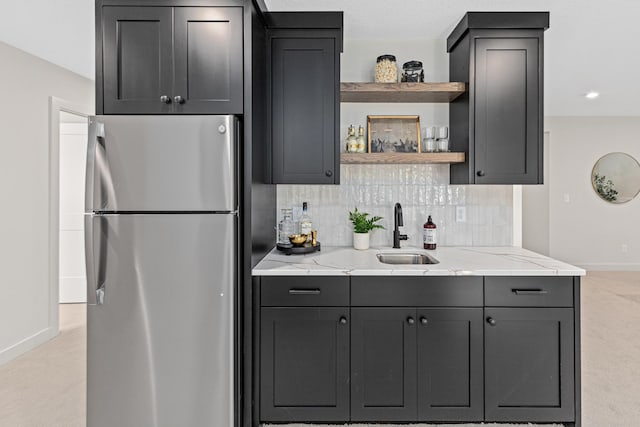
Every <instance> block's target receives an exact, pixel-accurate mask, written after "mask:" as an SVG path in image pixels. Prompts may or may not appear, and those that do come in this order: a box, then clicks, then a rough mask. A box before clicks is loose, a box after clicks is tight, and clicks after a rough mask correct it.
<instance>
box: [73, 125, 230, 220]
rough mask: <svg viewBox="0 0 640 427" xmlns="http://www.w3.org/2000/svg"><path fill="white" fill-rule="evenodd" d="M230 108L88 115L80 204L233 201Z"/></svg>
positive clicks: (113, 206) (153, 207)
mask: <svg viewBox="0 0 640 427" xmlns="http://www.w3.org/2000/svg"><path fill="white" fill-rule="evenodd" d="M237 127H238V120H237V118H235V117H234V116H166V115H164V116H95V117H90V118H89V140H88V146H87V176H86V196H85V211H86V212H96V211H99V212H166V211H172V212H175V211H182V212H192V211H210V212H213V211H215V212H231V211H235V210H236V209H237V197H236V191H237V185H236V181H237V164H236V161H237V146H238V129H237Z"/></svg>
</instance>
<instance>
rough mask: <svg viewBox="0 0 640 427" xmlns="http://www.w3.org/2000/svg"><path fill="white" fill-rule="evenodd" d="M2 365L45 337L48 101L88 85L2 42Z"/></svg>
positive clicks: (78, 97)
mask: <svg viewBox="0 0 640 427" xmlns="http://www.w3.org/2000/svg"><path fill="white" fill-rule="evenodd" d="M0 64H2V66H0V93H2V95H3V102H2V103H0V212H2V213H1V214H0V215H1V217H0V363H3V362H5V361H7V360H9V359H11V358H13V357H15V356H16V355H18V354H20V353H22V352H24V351H26V350H28V349H30V348H32V347H33V346H35V345H37V344H38V343H40V342H42V341H44V340H46V339H48V338H49V337H51V336H52V335H53V334H55V332H56V331H52V330H51V328H50V325H49V283H48V274H49V272H48V197H49V194H48V175H49V171H48V165H49V160H48V156H49V147H48V144H49V143H48V127H49V123H48V121H49V119H48V103H49V96H56V97H59V98H63V99H66V100H69V101H72V102H75V103H79V104H82V105H87V106H91V108H93V105H94V98H93V97H94V84H93V82H92V81H91V80H89V79H86V78H84V77H81V76H79V75H77V74H74V73H72V72H70V71H67V70H65V69H63V68H60V67H58V66H55V65H53V64H51V63H48V62H46V61H44V60H41V59H38V58H36V57H34V56H32V55H29V54H27V53H25V52H23V51H20V50H18V49H15V48H13V47H11V46H9V45H7V44H5V43H1V42H0Z"/></svg>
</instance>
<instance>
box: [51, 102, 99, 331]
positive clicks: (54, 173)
mask: <svg viewBox="0 0 640 427" xmlns="http://www.w3.org/2000/svg"><path fill="white" fill-rule="evenodd" d="M91 111H92V110H91V109H90V107H89V106H85V105H79V104H76V103H73V102H69V101H66V100H63V99H59V98H56V97H50V98H49V324H50V325H51V328H52V329H53V331H54V335H57V334H58V331H59V330H60V315H61V314H64V313H61V311H60V303H83V302H86V276H85V271H84V268H85V267H84V230H83V228H84V186H85V183H84V182H85V177H84V170H85V162H86V160H85V159H86V146H87V132H88V127H89V121H88V119H89V114H90V112H91ZM66 306H67V307H72V306H70V305H66ZM83 307H84V306H82V307H80V306H78V310H76V309H74V310H72V311H73V312H74V313H76V312H78V313H80V314H81V315H82V316H80V315H78V316H80V317H82V318H84V311H85V310H84V309H83ZM66 311H67V310H66V309H65V313H66ZM67 317H68V316H67V315H65V321H66V320H68V319H67ZM67 323H68V322H67Z"/></svg>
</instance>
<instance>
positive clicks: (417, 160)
mask: <svg viewBox="0 0 640 427" xmlns="http://www.w3.org/2000/svg"><path fill="white" fill-rule="evenodd" d="M340 163H342V164H348V165H366V164H421V163H464V153H458V152H455V153H454V152H447V153H341V154H340Z"/></svg>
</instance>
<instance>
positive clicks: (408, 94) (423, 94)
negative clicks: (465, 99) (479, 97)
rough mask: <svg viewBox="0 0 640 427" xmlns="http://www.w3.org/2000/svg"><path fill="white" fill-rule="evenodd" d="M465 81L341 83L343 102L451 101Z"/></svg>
mask: <svg viewBox="0 0 640 427" xmlns="http://www.w3.org/2000/svg"><path fill="white" fill-rule="evenodd" d="M466 90H467V85H466V84H465V83H459V82H443V83H354V82H345V83H340V101H341V102H451V101H453V100H454V99H456V98H457V97H459V96H460V95H462V94H463V93H464V92H465V91H466Z"/></svg>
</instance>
